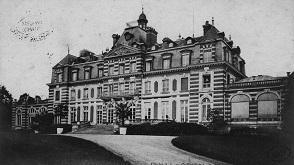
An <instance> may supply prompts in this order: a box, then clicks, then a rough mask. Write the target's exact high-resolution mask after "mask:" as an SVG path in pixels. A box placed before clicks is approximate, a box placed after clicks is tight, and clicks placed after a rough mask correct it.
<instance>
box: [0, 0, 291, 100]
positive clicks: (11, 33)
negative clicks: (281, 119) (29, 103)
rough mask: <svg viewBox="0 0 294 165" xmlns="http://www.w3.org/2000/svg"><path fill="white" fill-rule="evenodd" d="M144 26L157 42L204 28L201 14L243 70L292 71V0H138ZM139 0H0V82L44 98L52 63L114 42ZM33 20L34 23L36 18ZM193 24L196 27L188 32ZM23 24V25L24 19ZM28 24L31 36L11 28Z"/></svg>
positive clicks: (134, 17)
mask: <svg viewBox="0 0 294 165" xmlns="http://www.w3.org/2000/svg"><path fill="white" fill-rule="evenodd" d="M143 4H144V12H145V14H146V16H147V19H148V21H149V22H148V25H149V26H152V27H154V28H155V29H156V30H157V31H158V41H159V42H161V40H162V38H164V37H169V38H171V39H177V37H178V35H179V33H180V34H181V36H182V37H187V36H192V34H193V31H194V33H195V34H196V36H200V35H202V33H203V30H202V25H203V24H204V22H205V20H209V21H211V17H214V19H215V26H216V27H217V28H218V29H219V30H220V31H224V32H225V34H226V36H229V35H231V36H232V39H233V41H234V44H235V45H236V46H237V45H239V46H240V47H241V56H242V57H243V58H244V59H245V61H246V72H247V75H248V76H252V75H260V74H265V75H271V76H285V75H286V72H287V71H294V12H293V11H294V10H293V6H294V1H292V0H283V1H277V0H276V1H273V0H258V1H256V0H242V1H239V0H197V1H196V0H195V1H193V0H181V1H180V0H148V1H147V0H145V1H144V0H143ZM193 11H194V21H193ZM140 13H141V0H112V1H111V0H64V1H61V0H50V1H49V0H48V1H42V0H35V1H31V0H30V1H28V0H14V1H11V0H0V21H1V23H0V84H2V85H5V86H6V87H7V88H8V90H9V91H10V92H11V93H12V94H13V97H15V98H18V97H19V95H20V94H23V93H25V92H27V93H29V94H30V95H31V96H34V95H41V96H42V97H47V96H48V87H47V85H46V84H47V83H49V82H50V80H51V69H52V66H54V65H55V64H56V63H57V62H59V60H61V59H62V58H63V57H64V56H65V55H66V54H67V45H69V48H70V54H73V55H78V53H79V51H80V50H81V49H88V50H90V51H93V52H95V53H101V51H102V50H105V49H106V48H107V47H109V48H110V47H111V46H112V38H111V35H112V34H114V33H118V34H121V33H122V32H123V30H124V28H125V27H126V22H130V21H134V20H137V19H138V16H139V15H140ZM36 22H38V23H36ZM193 22H194V30H193ZM26 23H27V24H26ZM28 26H32V27H34V28H36V29H35V30H34V31H31V32H28V33H29V35H30V36H31V37H36V36H38V35H39V34H42V33H43V34H44V33H46V34H49V35H47V36H46V37H44V38H43V40H41V41H37V42H31V41H30V39H29V38H22V39H20V36H21V35H23V34H16V33H15V30H16V29H17V30H19V31H21V30H24V29H25V28H27V27H28Z"/></svg>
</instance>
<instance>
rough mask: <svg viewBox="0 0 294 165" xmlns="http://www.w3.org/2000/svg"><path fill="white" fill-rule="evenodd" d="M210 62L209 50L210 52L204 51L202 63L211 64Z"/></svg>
mask: <svg viewBox="0 0 294 165" xmlns="http://www.w3.org/2000/svg"><path fill="white" fill-rule="evenodd" d="M211 61H212V52H211V49H210V50H204V53H203V62H204V63H206V62H211Z"/></svg>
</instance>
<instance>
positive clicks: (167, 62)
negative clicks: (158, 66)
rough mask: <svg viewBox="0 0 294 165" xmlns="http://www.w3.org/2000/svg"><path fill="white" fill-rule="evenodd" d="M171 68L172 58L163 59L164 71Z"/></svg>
mask: <svg viewBox="0 0 294 165" xmlns="http://www.w3.org/2000/svg"><path fill="white" fill-rule="evenodd" d="M169 68H170V58H166V59H163V69H169Z"/></svg>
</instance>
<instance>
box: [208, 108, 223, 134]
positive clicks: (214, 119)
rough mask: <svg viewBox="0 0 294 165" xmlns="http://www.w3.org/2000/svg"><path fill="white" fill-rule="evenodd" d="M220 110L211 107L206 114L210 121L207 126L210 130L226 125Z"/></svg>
mask: <svg viewBox="0 0 294 165" xmlns="http://www.w3.org/2000/svg"><path fill="white" fill-rule="evenodd" d="M220 112H221V111H220V110H217V109H212V110H211V111H210V113H209V114H208V118H209V120H210V121H211V122H210V123H209V125H208V127H209V128H210V129H212V130H217V129H222V128H224V127H225V126H226V124H227V123H226V122H225V120H224V117H223V116H221V113H220Z"/></svg>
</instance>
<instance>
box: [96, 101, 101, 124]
mask: <svg viewBox="0 0 294 165" xmlns="http://www.w3.org/2000/svg"><path fill="white" fill-rule="evenodd" d="M97 124H102V105H97Z"/></svg>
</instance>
